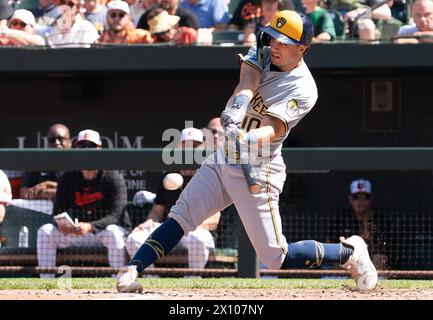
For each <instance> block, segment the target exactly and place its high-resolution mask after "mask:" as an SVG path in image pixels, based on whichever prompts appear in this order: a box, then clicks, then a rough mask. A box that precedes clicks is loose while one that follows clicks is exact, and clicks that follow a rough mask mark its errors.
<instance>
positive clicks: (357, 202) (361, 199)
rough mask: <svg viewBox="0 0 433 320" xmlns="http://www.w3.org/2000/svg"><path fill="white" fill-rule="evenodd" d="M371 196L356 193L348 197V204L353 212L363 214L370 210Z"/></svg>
mask: <svg viewBox="0 0 433 320" xmlns="http://www.w3.org/2000/svg"><path fill="white" fill-rule="evenodd" d="M371 200H372V196H371V194H368V193H363V192H360V193H356V194H352V195H350V196H349V202H350V204H351V206H352V208H353V211H354V212H355V213H357V214H360V215H362V214H364V213H366V212H368V210H369V209H370V208H371Z"/></svg>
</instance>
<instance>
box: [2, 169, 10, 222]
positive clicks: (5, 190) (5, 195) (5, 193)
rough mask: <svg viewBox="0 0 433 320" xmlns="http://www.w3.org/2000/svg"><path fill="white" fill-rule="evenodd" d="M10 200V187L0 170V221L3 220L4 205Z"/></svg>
mask: <svg viewBox="0 0 433 320" xmlns="http://www.w3.org/2000/svg"><path fill="white" fill-rule="evenodd" d="M11 201H12V189H11V184H10V183H9V179H8V177H7V176H6V174H5V173H4V172H3V171H2V170H0V223H2V222H3V219H4V218H5V214H6V207H7V206H8V205H9V204H10V203H11Z"/></svg>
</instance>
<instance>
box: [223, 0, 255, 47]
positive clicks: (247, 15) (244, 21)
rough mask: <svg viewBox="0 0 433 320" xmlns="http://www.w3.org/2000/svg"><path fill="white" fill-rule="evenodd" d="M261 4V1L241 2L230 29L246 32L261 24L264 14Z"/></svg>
mask: <svg viewBox="0 0 433 320" xmlns="http://www.w3.org/2000/svg"><path fill="white" fill-rule="evenodd" d="M260 4H261V1H260V0H242V1H241V2H239V3H238V5H237V6H236V9H235V11H234V13H233V17H232V18H231V20H230V23H229V29H231V30H244V29H245V28H246V27H247V26H250V25H253V26H255V25H257V24H259V23H260V17H261V13H262V9H261V7H260ZM253 42H254V41H253Z"/></svg>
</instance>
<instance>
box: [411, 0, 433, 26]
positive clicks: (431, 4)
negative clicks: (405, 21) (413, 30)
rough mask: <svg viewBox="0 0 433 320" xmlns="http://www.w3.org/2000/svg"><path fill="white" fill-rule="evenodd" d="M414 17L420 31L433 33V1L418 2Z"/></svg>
mask: <svg viewBox="0 0 433 320" xmlns="http://www.w3.org/2000/svg"><path fill="white" fill-rule="evenodd" d="M412 16H413V20H414V21H415V24H416V26H417V27H418V30H419V31H433V1H417V2H415V3H414V4H413V7H412Z"/></svg>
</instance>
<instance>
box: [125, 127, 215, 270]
mask: <svg viewBox="0 0 433 320" xmlns="http://www.w3.org/2000/svg"><path fill="white" fill-rule="evenodd" d="M202 144H203V132H202V131H201V130H199V129H196V128H186V129H184V130H182V134H181V145H182V147H187V148H189V147H193V148H197V147H199V146H201V145H202ZM195 172H196V170H181V171H180V172H179V173H180V175H181V176H182V177H183V184H182V186H179V187H178V188H177V189H174V188H170V189H171V190H168V189H166V188H164V183H163V181H164V178H163V179H162V181H161V184H160V187H159V189H158V191H157V194H156V198H155V199H154V204H153V207H152V210H151V211H150V212H149V215H148V216H147V219H146V221H144V222H143V223H142V224H140V225H138V226H137V227H136V228H135V229H134V230H133V231H132V233H131V234H130V235H129V236H128V238H127V239H126V250H127V252H128V254H129V255H130V257H133V256H134V255H135V253H136V252H137V250H138V249H139V248H140V247H141V245H142V244H143V243H144V242H145V241H146V239H147V238H148V237H149V235H150V234H151V233H152V232H153V231H154V230H155V229H156V228H157V227H158V226H159V225H160V224H161V223H162V222H163V221H164V220H165V219H166V218H167V215H168V213H169V210H170V208H171V207H172V206H173V205H174V204H175V202H176V201H177V199H178V198H179V195H180V193H181V191H182V189H183V188H185V186H186V185H187V184H188V182H189V181H190V180H191V178H192V176H193V175H194V174H195ZM164 177H165V176H164ZM165 186H166V187H167V185H165ZM219 219H220V212H217V213H215V214H214V215H213V216H211V217H210V218H208V219H207V220H205V221H204V222H203V224H202V225H200V226H199V227H198V228H197V229H196V230H195V231H192V232H190V233H189V234H188V235H185V236H184V237H183V238H182V240H181V241H180V243H179V245H180V247H181V248H186V249H187V250H188V267H189V268H198V269H202V268H204V267H205V265H206V263H207V261H208V257H209V250H210V249H211V248H215V239H214V236H215V231H216V229H217V226H218V223H219Z"/></svg>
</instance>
